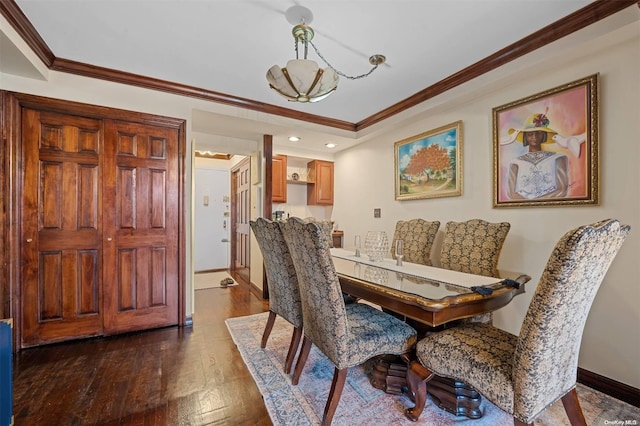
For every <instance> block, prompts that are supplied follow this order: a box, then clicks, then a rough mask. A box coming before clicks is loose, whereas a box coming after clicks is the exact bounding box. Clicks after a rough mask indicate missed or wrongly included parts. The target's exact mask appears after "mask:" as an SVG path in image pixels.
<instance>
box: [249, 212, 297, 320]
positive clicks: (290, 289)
mask: <svg viewBox="0 0 640 426" xmlns="http://www.w3.org/2000/svg"><path fill="white" fill-rule="evenodd" d="M249 226H251V229H252V230H253V233H254V234H255V236H256V240H257V241H258V246H259V247H260V251H261V252H262V258H263V259H264V268H265V272H266V274H267V283H268V286H269V310H270V311H272V312H274V313H276V314H278V315H280V316H281V317H282V318H284V319H286V320H287V321H289V322H290V323H291V324H293V326H294V327H302V304H301V302H300V289H299V288H298V277H297V275H296V270H295V267H294V266H293V261H292V260H291V255H290V254H289V247H288V246H287V243H286V241H285V240H284V236H283V235H282V231H281V230H280V226H278V222H272V221H270V220H267V219H264V218H258V219H256V220H255V221H250V222H249Z"/></svg>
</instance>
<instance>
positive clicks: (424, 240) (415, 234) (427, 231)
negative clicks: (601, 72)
mask: <svg viewBox="0 0 640 426" xmlns="http://www.w3.org/2000/svg"><path fill="white" fill-rule="evenodd" d="M439 228H440V222H438V221H433V222H429V221H427V220H424V219H411V220H399V221H397V222H396V229H395V231H394V233H393V240H392V242H391V257H392V258H393V259H395V258H396V251H395V246H396V241H398V240H402V241H403V247H404V250H403V260H404V261H405V262H410V263H419V264H421V265H428V266H431V265H432V262H431V247H432V246H433V242H434V240H435V239H436V234H437V233H438V229H439Z"/></svg>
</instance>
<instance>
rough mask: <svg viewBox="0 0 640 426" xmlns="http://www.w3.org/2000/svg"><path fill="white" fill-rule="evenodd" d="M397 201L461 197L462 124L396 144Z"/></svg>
mask: <svg viewBox="0 0 640 426" xmlns="http://www.w3.org/2000/svg"><path fill="white" fill-rule="evenodd" d="M394 164H395V167H394V172H395V188H396V200H416V199H420V198H438V197H453V196H457V195H462V121H456V122H455V123H451V124H448V125H446V126H442V127H439V128H437V129H434V130H431V131H428V132H425V133H421V134H419V135H416V136H413V137H411V138H407V139H403V140H401V141H398V142H396V143H395V163H394Z"/></svg>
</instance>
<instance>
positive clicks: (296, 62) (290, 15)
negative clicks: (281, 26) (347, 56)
mask: <svg viewBox="0 0 640 426" xmlns="http://www.w3.org/2000/svg"><path fill="white" fill-rule="evenodd" d="M286 16H287V20H288V21H289V22H290V23H294V22H300V23H298V24H297V25H295V26H294V27H293V30H292V31H291V33H292V34H293V38H294V40H295V52H296V58H295V59H292V60H290V61H288V62H287V66H286V67H284V68H281V67H280V66H278V65H274V66H272V67H271V68H269V70H268V71H267V81H268V82H269V87H271V88H272V89H273V90H275V91H276V92H278V93H279V94H280V95H282V96H283V97H284V98H286V99H287V100H289V101H291V102H303V103H306V102H318V101H321V100H322V99H325V98H326V97H327V96H329V95H331V94H332V93H333V92H335V90H336V88H337V87H338V79H339V77H338V76H339V75H340V76H343V77H346V78H348V79H351V80H355V79H359V78H363V77H366V76H368V75H369V74H371V73H372V72H373V71H374V70H375V69H376V68H377V67H378V65H381V64H383V63H384V62H385V59H386V58H385V57H384V56H383V55H373V56H371V57H370V58H369V63H370V64H371V65H373V68H371V70H370V71H369V72H367V73H366V74H362V75H359V76H354V77H352V76H348V75H346V74H344V73H341V72H340V71H338V70H337V69H336V68H334V67H333V66H332V65H331V64H329V63H328V62H327V61H326V59H325V58H324V57H323V56H322V54H321V53H320V52H319V51H318V49H317V48H316V46H315V44H313V42H312V41H311V40H312V39H313V36H314V31H313V29H312V28H311V27H310V26H309V25H307V23H309V22H311V19H312V18H313V14H312V13H311V11H310V10H309V9H307V8H305V7H303V6H299V5H296V6H292V7H290V8H289V9H288V10H287V13H286ZM309 45H311V47H312V48H313V49H314V50H315V52H316V53H317V54H318V56H319V57H320V58H321V59H322V60H323V61H324V62H325V64H326V65H327V68H324V69H322V68H320V66H318V64H317V63H316V62H315V61H312V60H310V59H307V52H308V50H309ZM300 46H302V50H303V52H302V58H300V56H301V55H300V52H299V49H298V48H299V47H300Z"/></svg>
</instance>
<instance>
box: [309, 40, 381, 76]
mask: <svg viewBox="0 0 640 426" xmlns="http://www.w3.org/2000/svg"><path fill="white" fill-rule="evenodd" d="M309 44H310V45H311V47H313V50H315V52H316V54H317V55H318V56H319V57H320V59H322V61H323V62H324V63H325V64H327V66H328V67H329V68H331V69H332V70H334V71H335V72H336V74H338V75H339V76H342V77H344V78H348V79H349V80H357V79H359V78H364V77H367V76H368V75H369V74H371V73H372V72H374V71H375V70H376V68H378V65H380V64H384V61H385V60H386V58H385V56H384V55H373V56H371V57H369V63H370V64H371V65H373V67H372V68H371V69H370V70H369V72H367V73H365V74H360V75H354V76H351V75H347V74H345V73H343V72H342V71H340V70H338V69H337V68H336V67H334V66H333V65H331V64H330V63H329V61H327V60H326V59H325V58H324V56H322V53H320V51H319V50H318V48H317V47H316V45H315V44H313V42H312V41H311V40H309Z"/></svg>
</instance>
